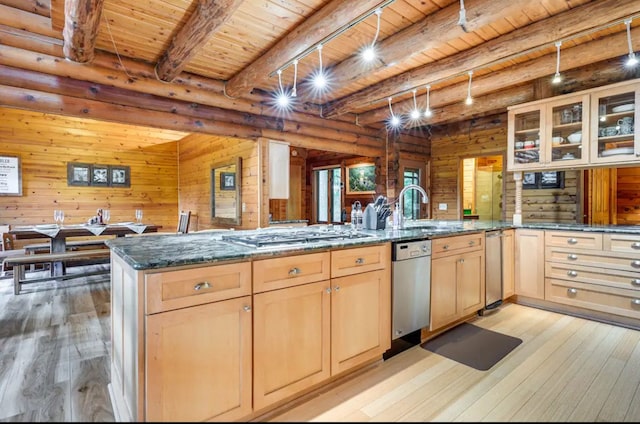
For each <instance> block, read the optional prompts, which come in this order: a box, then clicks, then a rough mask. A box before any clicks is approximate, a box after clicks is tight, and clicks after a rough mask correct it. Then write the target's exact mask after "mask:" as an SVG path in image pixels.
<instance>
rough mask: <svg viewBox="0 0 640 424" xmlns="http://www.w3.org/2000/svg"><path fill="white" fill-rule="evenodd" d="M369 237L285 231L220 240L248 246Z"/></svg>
mask: <svg viewBox="0 0 640 424" xmlns="http://www.w3.org/2000/svg"><path fill="white" fill-rule="evenodd" d="M363 237H371V236H370V235H367V234H357V233H350V232H321V231H294V232H287V233H264V234H251V235H223V236H222V240H225V241H230V242H233V243H238V244H242V245H245V246H250V247H256V248H260V247H274V246H297V245H300V244H307V243H314V242H319V241H323V240H324V241H328V240H344V239H354V238H363Z"/></svg>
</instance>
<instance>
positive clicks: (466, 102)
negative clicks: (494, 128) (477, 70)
mask: <svg viewBox="0 0 640 424" xmlns="http://www.w3.org/2000/svg"><path fill="white" fill-rule="evenodd" d="M472 75H473V71H469V85H468V86H467V98H466V99H465V100H464V104H466V105H471V104H472V103H473V98H472V97H471V77H472Z"/></svg>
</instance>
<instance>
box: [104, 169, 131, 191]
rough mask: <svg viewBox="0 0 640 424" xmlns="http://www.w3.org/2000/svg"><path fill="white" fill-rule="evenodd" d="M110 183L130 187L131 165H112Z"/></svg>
mask: <svg viewBox="0 0 640 424" xmlns="http://www.w3.org/2000/svg"><path fill="white" fill-rule="evenodd" d="M109 185H110V186H111V187H130V186H131V177H130V174H129V167H128V166H119V165H118V166H116V165H111V166H110V167H109Z"/></svg>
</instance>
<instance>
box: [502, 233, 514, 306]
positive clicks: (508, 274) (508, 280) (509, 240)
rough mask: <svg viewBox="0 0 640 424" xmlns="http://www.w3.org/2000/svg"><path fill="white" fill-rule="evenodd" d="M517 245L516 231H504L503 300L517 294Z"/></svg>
mask: <svg viewBox="0 0 640 424" xmlns="http://www.w3.org/2000/svg"><path fill="white" fill-rule="evenodd" d="M515 243H516V241H515V230H504V231H503V232H502V300H505V299H508V298H509V297H511V296H513V295H514V294H515V293H516V286H515V283H516V280H515V278H516V276H515V248H516V245H515Z"/></svg>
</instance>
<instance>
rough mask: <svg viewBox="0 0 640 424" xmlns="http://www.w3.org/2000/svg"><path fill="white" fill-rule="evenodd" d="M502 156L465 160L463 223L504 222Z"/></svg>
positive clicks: (462, 195) (460, 213) (462, 177)
mask: <svg viewBox="0 0 640 424" xmlns="http://www.w3.org/2000/svg"><path fill="white" fill-rule="evenodd" d="M503 163H504V160H503V156H502V155H495V156H475V157H469V158H465V159H463V160H462V163H461V171H460V172H461V175H460V181H461V182H462V189H461V197H462V198H461V203H460V204H461V206H462V207H461V209H462V210H461V211H459V215H461V216H462V218H463V219H478V220H482V221H502V220H503V219H504V208H503V199H504V179H503V173H504V168H503Z"/></svg>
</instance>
